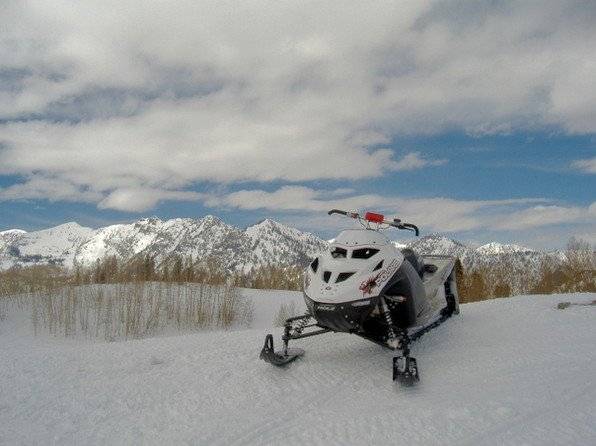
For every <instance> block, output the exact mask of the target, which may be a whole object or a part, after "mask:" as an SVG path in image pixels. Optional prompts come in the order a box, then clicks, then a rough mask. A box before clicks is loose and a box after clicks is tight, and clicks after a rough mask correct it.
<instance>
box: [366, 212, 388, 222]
mask: <svg viewBox="0 0 596 446" xmlns="http://www.w3.org/2000/svg"><path fill="white" fill-rule="evenodd" d="M364 219H365V220H366V221H370V222H372V223H383V222H384V221H385V216H384V215H381V214H375V213H374V212H367V213H366V214H364Z"/></svg>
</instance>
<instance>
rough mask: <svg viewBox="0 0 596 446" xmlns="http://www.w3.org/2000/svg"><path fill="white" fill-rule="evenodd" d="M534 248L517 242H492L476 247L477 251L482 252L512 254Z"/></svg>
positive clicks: (529, 250) (530, 250) (531, 250)
mask: <svg viewBox="0 0 596 446" xmlns="http://www.w3.org/2000/svg"><path fill="white" fill-rule="evenodd" d="M533 251H534V250H533V249H530V248H527V247H525V246H520V245H516V244H503V243H498V242H491V243H487V244H485V245H482V246H479V247H478V248H476V252H478V253H480V254H488V255H497V254H510V253H514V252H533Z"/></svg>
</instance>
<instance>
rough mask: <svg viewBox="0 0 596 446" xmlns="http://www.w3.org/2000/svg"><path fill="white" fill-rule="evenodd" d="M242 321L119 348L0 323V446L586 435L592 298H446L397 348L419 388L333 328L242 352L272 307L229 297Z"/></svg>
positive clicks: (463, 440) (593, 339) (591, 407)
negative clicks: (437, 317)
mask: <svg viewBox="0 0 596 446" xmlns="http://www.w3.org/2000/svg"><path fill="white" fill-rule="evenodd" d="M245 293H247V295H250V297H251V298H252V299H254V301H255V304H256V307H257V314H258V315H259V316H258V317H257V319H256V320H255V325H254V327H253V328H251V329H249V330H241V331H220V332H213V331H210V332H204V333H197V334H192V335H183V336H172V337H159V338H151V339H145V340H136V341H128V342H113V343H106V342H89V341H86V342H84V341H80V340H61V339H48V338H41V337H37V338H36V337H33V336H32V335H30V334H28V333H27V332H26V331H25V330H24V327H25V325H24V321H23V320H21V319H19V318H18V317H17V316H16V315H8V318H7V319H6V320H4V321H0V358H2V360H1V361H0V396H1V397H0V444H47V443H50V444H106V443H107V444H141V443H142V444H163V443H168V444H171V443H186V444H214V445H240V444H242V445H245V444H255V445H257V444H258V445H267V444H282V443H283V444H297V445H303V444H342V445H350V444H354V445H355V444H379V445H384V444H387V445H389V444H391V445H394V444H409V445H410V444H425V445H434V444H436V445H439V444H441V445H443V444H471V445H483V444H514V445H519V444H529V445H542V444H586V445H587V444H596V349H595V348H594V345H595V344H596V324H595V323H594V321H595V320H596V307H594V306H573V305H572V306H570V307H568V308H566V309H565V310H558V309H556V306H557V304H558V303H559V302H562V301H568V302H589V301H592V300H594V299H596V295H595V294H575V295H554V296H524V297H515V298H511V299H500V300H492V301H486V302H480V303H474V304H466V305H462V307H461V314H460V315H459V316H457V317H455V318H454V319H451V320H449V321H448V322H446V323H445V324H443V325H442V326H440V327H439V328H437V329H436V330H434V331H432V332H430V333H428V334H426V335H425V336H423V337H422V338H421V339H420V340H419V341H417V342H416V343H415V344H414V345H413V349H412V350H413V351H412V354H413V355H414V356H416V357H417V358H418V363H419V365H420V367H421V378H422V381H421V382H420V383H419V385H417V386H416V387H413V388H403V387H399V386H398V385H396V384H394V383H393V382H392V381H391V354H390V352H388V351H386V350H383V349H382V348H381V347H379V346H376V345H374V344H371V343H369V342H366V341H364V340H362V339H360V338H358V337H356V336H352V335H347V334H327V335H323V336H320V337H314V338H307V339H303V340H302V341H301V342H296V343H295V344H294V345H296V346H297V345H300V346H302V347H304V348H305V349H306V355H305V356H304V357H303V358H301V359H299V360H297V361H296V362H294V363H292V364H290V365H289V366H288V367H286V368H285V369H279V368H275V367H273V366H271V365H269V364H266V363H264V362H263V361H260V360H259V359H258V352H259V350H260V348H261V346H262V343H263V338H264V335H265V333H267V332H269V331H271V332H273V333H275V336H276V341H277V342H279V335H280V332H281V329H279V328H276V329H272V328H271V327H270V326H271V322H270V321H271V317H272V315H273V314H274V313H275V311H276V309H277V305H276V303H280V302H284V301H287V300H300V293H291V292H274V291H271V292H261V291H245Z"/></svg>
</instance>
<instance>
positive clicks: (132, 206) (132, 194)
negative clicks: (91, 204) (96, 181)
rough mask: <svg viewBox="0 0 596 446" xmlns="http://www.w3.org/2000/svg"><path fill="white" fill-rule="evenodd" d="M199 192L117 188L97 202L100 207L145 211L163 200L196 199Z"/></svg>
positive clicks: (198, 197)
mask: <svg viewBox="0 0 596 446" xmlns="http://www.w3.org/2000/svg"><path fill="white" fill-rule="evenodd" d="M199 199H201V194H199V193H196V192H184V191H163V190H155V189H138V188H136V189H118V190H116V191H114V192H112V193H110V194H109V195H108V196H107V197H106V198H104V199H103V200H102V201H100V202H99V204H98V207H99V208H100V209H116V210H120V211H132V212H142V211H147V210H149V209H151V208H153V207H155V205H156V204H157V203H159V202H160V201H163V200H174V201H197V200H199Z"/></svg>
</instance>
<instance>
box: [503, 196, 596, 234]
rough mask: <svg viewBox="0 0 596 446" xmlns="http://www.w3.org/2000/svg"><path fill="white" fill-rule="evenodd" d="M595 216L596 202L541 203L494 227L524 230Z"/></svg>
mask: <svg viewBox="0 0 596 446" xmlns="http://www.w3.org/2000/svg"><path fill="white" fill-rule="evenodd" d="M595 217H596V202H594V203H592V204H591V205H590V206H588V207H586V208H583V207H569V206H568V207H565V206H542V205H541V206H534V207H531V208H528V209H523V210H521V211H518V212H513V213H511V214H510V215H509V216H508V218H507V219H504V220H502V221H500V222H498V223H497V224H496V225H495V226H494V228H495V229H499V230H518V229H522V230H523V229H530V228H537V227H541V226H554V225H559V224H565V223H578V222H589V221H590V220H592V219H594V218H595Z"/></svg>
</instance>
